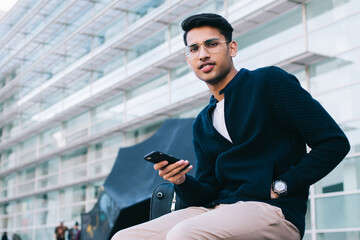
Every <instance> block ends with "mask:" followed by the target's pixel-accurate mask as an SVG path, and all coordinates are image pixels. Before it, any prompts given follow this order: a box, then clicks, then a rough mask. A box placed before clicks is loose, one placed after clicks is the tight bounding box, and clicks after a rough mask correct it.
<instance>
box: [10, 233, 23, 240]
mask: <svg viewBox="0 0 360 240" xmlns="http://www.w3.org/2000/svg"><path fill="white" fill-rule="evenodd" d="M12 240H21V237H20V236H19V235H18V234H16V233H14V234H13V235H12Z"/></svg>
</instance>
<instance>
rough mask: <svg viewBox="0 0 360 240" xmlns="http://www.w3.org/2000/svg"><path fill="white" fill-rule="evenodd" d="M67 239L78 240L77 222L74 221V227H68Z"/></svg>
mask: <svg viewBox="0 0 360 240" xmlns="http://www.w3.org/2000/svg"><path fill="white" fill-rule="evenodd" d="M68 239H69V240H80V229H79V223H78V222H76V223H75V225H74V227H73V228H71V229H70V231H69V235H68Z"/></svg>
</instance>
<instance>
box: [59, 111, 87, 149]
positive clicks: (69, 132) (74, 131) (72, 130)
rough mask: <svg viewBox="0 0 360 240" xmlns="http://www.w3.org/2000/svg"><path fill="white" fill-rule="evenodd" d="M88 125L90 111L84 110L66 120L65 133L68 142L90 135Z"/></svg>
mask: <svg viewBox="0 0 360 240" xmlns="http://www.w3.org/2000/svg"><path fill="white" fill-rule="evenodd" d="M88 125H89V112H88V111H86V112H83V113H81V114H79V115H77V116H75V117H73V118H71V119H70V120H68V121H66V122H65V124H64V126H65V134H66V143H67V144H69V143H71V142H72V141H76V140H78V139H82V138H84V137H87V136H88Z"/></svg>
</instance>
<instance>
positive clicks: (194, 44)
mask: <svg viewBox="0 0 360 240" xmlns="http://www.w3.org/2000/svg"><path fill="white" fill-rule="evenodd" d="M214 40H219V38H210V39H208V40H205V41H204V43H206V42H211V41H214ZM196 45H199V44H198V43H193V44H191V45H189V47H195V46H196Z"/></svg>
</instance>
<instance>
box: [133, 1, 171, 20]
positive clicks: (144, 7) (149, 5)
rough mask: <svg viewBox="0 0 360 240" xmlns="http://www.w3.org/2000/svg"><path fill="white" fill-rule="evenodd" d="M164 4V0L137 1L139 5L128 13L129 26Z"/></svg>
mask: <svg viewBox="0 0 360 240" xmlns="http://www.w3.org/2000/svg"><path fill="white" fill-rule="evenodd" d="M164 2H165V0H146V1H139V3H138V4H137V5H136V6H135V7H133V8H132V9H130V11H129V17H128V18H129V24H131V23H133V22H135V21H137V20H139V19H140V18H142V17H143V16H145V15H146V14H148V13H149V12H151V11H153V10H154V9H156V8H157V7H159V6H160V5H161V4H163V3H164Z"/></svg>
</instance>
